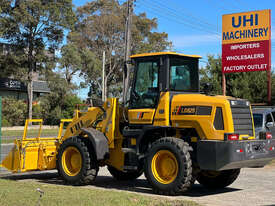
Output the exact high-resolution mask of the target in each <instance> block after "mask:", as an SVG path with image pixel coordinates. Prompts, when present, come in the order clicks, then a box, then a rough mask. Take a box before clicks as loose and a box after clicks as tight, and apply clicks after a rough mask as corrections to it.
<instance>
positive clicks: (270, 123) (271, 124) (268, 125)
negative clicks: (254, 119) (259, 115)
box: [265, 122, 274, 128]
mask: <svg viewBox="0 0 275 206" xmlns="http://www.w3.org/2000/svg"><path fill="white" fill-rule="evenodd" d="M265 126H266V127H267V128H269V127H273V126H274V124H273V122H267V123H266V124H265Z"/></svg>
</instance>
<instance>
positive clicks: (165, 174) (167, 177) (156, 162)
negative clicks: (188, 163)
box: [151, 150, 179, 184]
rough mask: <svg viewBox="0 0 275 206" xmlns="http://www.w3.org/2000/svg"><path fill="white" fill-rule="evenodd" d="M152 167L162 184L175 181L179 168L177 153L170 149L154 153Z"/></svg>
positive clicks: (156, 177)
mask: <svg viewBox="0 0 275 206" xmlns="http://www.w3.org/2000/svg"><path fill="white" fill-rule="evenodd" d="M151 168H152V172H153V175H154V177H155V179H156V180H157V181H158V182H160V183H162V184H169V183H171V182H173V181H174V180H175V179H176V177H177V175H178V170H179V166H178V161H177V159H176V157H175V155H174V154H173V153H172V152H170V151H168V150H160V151H158V152H157V153H156V154H155V155H154V157H153V159H152V163H151Z"/></svg>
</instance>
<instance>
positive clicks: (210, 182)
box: [197, 169, 241, 189]
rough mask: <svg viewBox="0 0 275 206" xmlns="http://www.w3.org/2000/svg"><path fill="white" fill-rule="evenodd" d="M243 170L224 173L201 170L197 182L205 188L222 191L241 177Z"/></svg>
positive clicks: (225, 171) (223, 171) (224, 171)
mask: <svg viewBox="0 0 275 206" xmlns="http://www.w3.org/2000/svg"><path fill="white" fill-rule="evenodd" d="M240 171H241V169H231V170H222V171H209V170H201V171H200V172H199V173H198V176H197V181H198V182H199V183H200V184H202V185H203V186H205V187H208V188H212V189H221V188H224V187H227V186H229V185H231V184H232V183H233V182H234V181H235V180H236V179H237V178H238V176H239V174H240Z"/></svg>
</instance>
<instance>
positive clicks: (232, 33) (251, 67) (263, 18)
mask: <svg viewBox="0 0 275 206" xmlns="http://www.w3.org/2000/svg"><path fill="white" fill-rule="evenodd" d="M222 24H223V25H222V73H223V90H224V91H223V93H224V94H225V90H226V86H225V77H224V75H225V74H226V73H234V72H252V71H266V72H267V81H268V87H267V88H268V102H269V103H271V27H270V25H271V11H270V10H261V11H252V12H245V13H236V14H227V15H223V17H222Z"/></svg>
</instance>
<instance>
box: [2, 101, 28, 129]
mask: <svg viewBox="0 0 275 206" xmlns="http://www.w3.org/2000/svg"><path fill="white" fill-rule="evenodd" d="M26 117H27V104H26V103H24V101H23V100H16V99H14V98H3V104H2V118H3V125H4V124H6V125H8V126H21V125H24V123H25V119H26Z"/></svg>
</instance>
